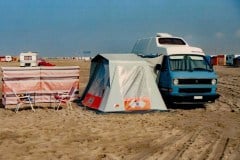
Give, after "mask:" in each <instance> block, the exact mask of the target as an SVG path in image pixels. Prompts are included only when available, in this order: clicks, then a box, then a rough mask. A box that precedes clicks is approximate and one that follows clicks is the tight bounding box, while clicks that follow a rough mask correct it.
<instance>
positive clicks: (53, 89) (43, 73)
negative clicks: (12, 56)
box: [2, 66, 79, 108]
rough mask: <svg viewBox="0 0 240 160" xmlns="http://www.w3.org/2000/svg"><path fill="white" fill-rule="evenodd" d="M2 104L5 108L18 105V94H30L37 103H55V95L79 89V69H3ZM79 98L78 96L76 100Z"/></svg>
mask: <svg viewBox="0 0 240 160" xmlns="http://www.w3.org/2000/svg"><path fill="white" fill-rule="evenodd" d="M2 74H3V79H2V80H3V87H2V103H3V105H4V106H5V108H9V107H10V108H11V107H12V106H11V105H14V104H17V98H16V96H14V92H15V93H16V94H24V93H28V94H31V96H32V97H33V98H34V102H35V103H39V102H40V103H41V102H54V96H53V95H54V94H55V93H58V92H67V91H69V89H70V88H71V87H72V86H73V85H75V88H76V91H77V90H78V89H79V67H78V66H67V67H55V66H51V67H2ZM77 97H78V96H77V95H76V96H75V98H77Z"/></svg>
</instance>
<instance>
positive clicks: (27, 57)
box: [24, 56, 32, 60]
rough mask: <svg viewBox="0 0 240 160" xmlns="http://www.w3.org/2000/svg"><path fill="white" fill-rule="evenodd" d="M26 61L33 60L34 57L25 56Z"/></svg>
mask: <svg viewBox="0 0 240 160" xmlns="http://www.w3.org/2000/svg"><path fill="white" fill-rule="evenodd" d="M24 60H32V56H24Z"/></svg>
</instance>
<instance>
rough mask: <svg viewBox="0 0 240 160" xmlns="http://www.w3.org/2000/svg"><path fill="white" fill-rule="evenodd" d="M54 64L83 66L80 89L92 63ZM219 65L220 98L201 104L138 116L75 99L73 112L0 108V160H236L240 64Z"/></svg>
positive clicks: (239, 150)
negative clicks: (80, 103)
mask: <svg viewBox="0 0 240 160" xmlns="http://www.w3.org/2000/svg"><path fill="white" fill-rule="evenodd" d="M51 62H52V61H51ZM53 63H57V64H58V65H68V64H71V65H80V74H81V75H82V77H81V78H80V82H81V84H80V90H82V89H83V88H84V87H85V85H86V82H87V80H88V75H89V62H82V61H81V63H80V61H70V60H68V61H67V62H66V61H65V62H61V63H60V62H55V61H53ZM3 65H10V64H5V63H1V66H3ZM215 69H216V71H217V73H218V75H219V82H218V93H220V95H221V97H220V98H219V99H218V100H217V101H216V102H215V103H211V104H207V105H205V106H203V107H200V106H180V107H178V108H176V107H175V108H170V109H169V112H150V113H135V114H130V113H125V114H123V113H111V114H99V113H97V112H95V111H92V110H88V109H87V108H84V107H79V106H78V104H77V103H74V104H73V105H74V109H73V110H70V111H69V110H67V109H66V108H62V109H61V110H59V111H56V110H54V109H53V108H51V107H49V108H47V107H43V108H42V107H38V108H36V112H32V111H31V110H29V109H26V110H21V111H19V112H18V113H15V112H13V111H11V110H6V109H4V108H0V126H1V127H0V159H4V160H5V159H14V160H18V159H19V160H20V159H21V160H22V159H29V160H34V159H76V160H78V159H116V160H117V159H137V160H138V159H166V160H169V159H214V160H215V159H231V160H232V159H236V160H237V159H239V157H240V68H231V67H226V66H217V67H215ZM170 107H171V106H170Z"/></svg>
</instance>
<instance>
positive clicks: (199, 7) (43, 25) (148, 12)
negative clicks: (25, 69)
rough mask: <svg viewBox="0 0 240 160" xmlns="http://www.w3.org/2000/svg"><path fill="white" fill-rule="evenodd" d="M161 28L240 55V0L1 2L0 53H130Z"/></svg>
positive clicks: (210, 51)
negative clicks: (142, 39)
mask: <svg viewBox="0 0 240 160" xmlns="http://www.w3.org/2000/svg"><path fill="white" fill-rule="evenodd" d="M158 32H164V33H170V34H172V35H175V36H178V37H183V38H184V39H185V40H186V41H187V42H188V43H189V44H190V45H192V46H195V47H200V48H202V49H203V50H204V51H205V53H207V54H219V53H225V54H233V53H238V54H240V1H239V0H211V1H200V0H187V1H186V0H0V55H19V53H20V52H28V51H32V52H38V53H39V55H40V56H43V57H44V56H47V57H60V56H88V54H89V52H88V51H91V54H97V53H128V52H131V50H132V48H133V45H134V44H135V42H136V41H137V39H141V38H146V37H153V36H155V35H156V33H158Z"/></svg>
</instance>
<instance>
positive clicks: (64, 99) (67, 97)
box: [54, 85, 76, 110]
mask: <svg viewBox="0 0 240 160" xmlns="http://www.w3.org/2000/svg"><path fill="white" fill-rule="evenodd" d="M75 89H76V86H74V85H73V86H72V87H71V89H70V90H69V91H68V92H63V93H57V94H55V95H54V98H55V102H57V101H58V104H57V110H58V109H59V107H60V106H61V104H62V103H65V104H66V105H67V107H68V109H73V108H72V97H73V96H74V92H75Z"/></svg>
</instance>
